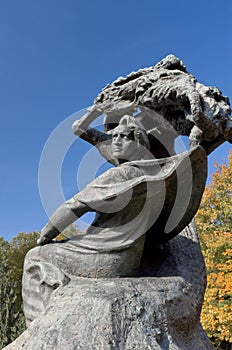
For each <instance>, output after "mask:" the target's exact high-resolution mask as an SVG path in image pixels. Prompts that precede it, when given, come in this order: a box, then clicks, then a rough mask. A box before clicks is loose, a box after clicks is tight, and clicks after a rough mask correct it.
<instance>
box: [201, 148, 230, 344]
mask: <svg viewBox="0 0 232 350" xmlns="http://www.w3.org/2000/svg"><path fill="white" fill-rule="evenodd" d="M196 219H197V226H198V230H199V233H200V239H201V245H202V251H203V254H204V257H205V262H206V266H207V280H208V284H207V289H206V294H205V302H204V304H203V309H202V315H201V319H202V325H203V327H204V329H205V330H206V331H207V333H208V335H209V336H210V338H211V339H212V340H213V341H214V343H215V345H220V344H222V345H223V344H224V348H225V349H230V348H231V343H232V249H231V243H232V151H231V152H230V154H229V157H228V165H226V163H224V164H222V165H221V166H220V165H219V164H217V169H216V172H215V174H213V175H212V182H211V184H210V185H209V186H208V187H207V188H206V189H205V193H204V196H203V200H202V203H201V206H200V209H199V211H198V213H197V216H196ZM226 344H227V347H226Z"/></svg>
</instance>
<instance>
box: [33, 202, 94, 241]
mask: <svg viewBox="0 0 232 350" xmlns="http://www.w3.org/2000/svg"><path fill="white" fill-rule="evenodd" d="M89 211H93V210H92V209H91V208H89V207H88V206H87V205H86V204H85V203H81V202H80V201H79V200H78V199H77V198H75V199H74V198H71V199H69V200H68V201H66V202H65V203H64V204H62V205H61V206H60V207H59V208H58V209H56V211H55V212H54V214H53V215H52V216H51V218H50V220H49V221H48V223H47V225H46V226H45V227H44V228H43V229H42V231H41V235H40V238H39V239H38V241H37V243H38V244H39V245H44V244H47V243H51V242H52V240H53V238H55V237H56V236H58V235H59V233H60V232H62V231H63V230H64V229H65V228H66V227H68V226H69V225H71V224H72V223H73V222H74V221H76V220H77V219H78V218H79V217H81V216H82V215H84V214H85V213H87V212H89Z"/></svg>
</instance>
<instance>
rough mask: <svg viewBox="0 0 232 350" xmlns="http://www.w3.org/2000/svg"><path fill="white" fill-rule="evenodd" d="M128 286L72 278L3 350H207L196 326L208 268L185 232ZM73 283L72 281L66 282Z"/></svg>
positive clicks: (188, 231) (119, 282)
mask: <svg viewBox="0 0 232 350" xmlns="http://www.w3.org/2000/svg"><path fill="white" fill-rule="evenodd" d="M153 262H154V265H153V268H152V269H151V270H150V271H149V270H148V269H147V268H146V266H145V265H144V266H142V267H141V276H140V277H135V278H134V277H132V278H100V279H94V278H81V277H78V278H77V277H71V278H70V282H69V283H68V284H66V285H63V286H60V287H59V288H57V289H56V290H54V292H53V293H52V294H51V296H50V300H49V301H47V302H46V303H47V305H46V303H45V304H44V310H43V311H42V312H41V313H40V314H39V315H38V316H37V317H36V318H35V320H34V321H33V322H32V323H31V324H30V326H29V327H28V329H27V330H26V331H25V332H24V333H23V334H22V335H21V336H20V337H19V338H18V339H16V340H15V341H14V342H13V343H12V344H10V345H8V346H7V347H6V348H5V350H16V349H17V350H45V349H46V350H55V349H57V350H58V349H59V350H63V349H65V350H74V349H75V350H76V349H83V350H93V349H104V350H107V349H122V350H124V349H125V350H129V349H130V350H132V349H137V350H146V349H157V350H158V349H162V350H166V349H170V350H208V349H211V345H210V342H209V340H208V338H207V336H206V334H205V333H204V331H203V330H202V328H201V325H200V321H199V318H200V311H201V306H202V301H203V295H204V289H205V284H206V283H205V266H204V261H203V258H202V255H201V251H200V247H199V243H198V241H197V236H196V231H195V229H194V226H193V225H190V226H188V227H187V228H186V229H185V230H184V231H182V233H181V234H180V235H178V236H177V237H175V238H174V239H173V240H171V241H170V242H169V243H167V244H166V245H165V246H164V247H163V248H162V249H160V250H157V251H155V250H154V260H153ZM69 277H70V276H69Z"/></svg>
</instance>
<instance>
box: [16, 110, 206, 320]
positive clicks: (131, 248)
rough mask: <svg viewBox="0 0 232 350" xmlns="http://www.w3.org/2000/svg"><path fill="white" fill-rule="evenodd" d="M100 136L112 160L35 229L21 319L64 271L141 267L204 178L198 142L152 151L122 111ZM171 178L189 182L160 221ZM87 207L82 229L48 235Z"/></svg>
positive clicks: (179, 225)
mask: <svg viewBox="0 0 232 350" xmlns="http://www.w3.org/2000/svg"><path fill="white" fill-rule="evenodd" d="M108 136H109V137H110V141H111V146H110V147H111V152H112V159H113V161H112V163H114V164H115V165H117V166H116V167H115V168H111V169H109V170H107V171H106V172H105V173H103V174H102V175H100V176H99V177H98V178H96V179H95V180H93V181H92V182H91V183H90V184H89V185H87V186H86V188H84V189H83V190H82V191H80V192H79V193H78V194H76V195H75V196H74V197H73V198H71V199H69V200H68V201H66V202H65V203H64V204H62V205H61V206H60V207H59V208H58V209H57V210H56V211H55V213H54V214H53V215H52V216H51V218H50V220H49V222H48V223H47V225H46V226H45V227H44V228H43V229H42V231H41V236H40V238H39V240H38V244H39V247H36V248H34V249H32V250H31V251H29V253H28V254H27V256H26V259H25V264H24V275H23V298H24V311H25V316H26V319H27V320H28V322H29V321H31V320H33V319H34V318H35V317H36V315H37V314H38V313H39V312H40V311H41V310H43V308H44V306H46V305H47V303H48V300H49V298H50V296H51V293H52V292H53V290H54V289H57V288H58V287H59V286H62V285H64V284H66V283H68V282H69V281H70V279H72V277H91V278H101V277H107V278H108V277H111V278H112V277H132V276H145V275H149V273H148V271H149V269H151V265H152V262H151V261H152V258H153V256H154V251H155V249H156V247H158V246H159V245H160V244H163V243H165V242H167V241H168V240H169V239H171V238H172V237H174V236H175V235H177V234H178V233H179V232H181V231H182V230H183V229H184V228H185V227H186V225H188V224H189V222H190V221H191V219H192V218H193V216H194V215H195V212H196V210H197V208H198V206H199V203H200V199H201V196H202V193H203V189H204V185H205V178H206V166H205V164H206V154H205V151H204V150H203V149H202V148H201V147H200V146H198V147H195V148H193V149H192V150H190V151H186V152H184V153H182V154H179V155H174V156H171V157H167V158H162V159H155V158H154V156H153V154H152V153H151V152H150V151H149V138H148V135H147V133H146V130H145V129H144V127H143V125H142V124H141V123H140V122H139V121H138V120H136V119H135V118H134V117H132V116H128V115H124V116H123V117H122V118H121V119H120V121H119V124H118V125H117V126H116V127H115V128H114V129H113V130H112V131H111V133H110V135H108ZM108 136H107V137H106V139H107V140H108V138H109V137H108ZM186 170H189V171H190V172H191V176H190V177H189V179H188V178H187V179H186V176H185V174H186ZM200 170H201V176H200V177H199V171H200ZM177 179H178V181H177ZM188 181H190V182H189V184H188ZM196 181H197V186H195V184H196ZM190 185H191V186H190ZM177 186H178V187H179V188H182V192H183V189H184V192H186V191H187V192H188V190H189V197H188V203H187V204H188V205H187V206H186V201H185V200H183V201H182V202H183V203H180V204H179V207H178V210H177V215H176V216H175V217H174V219H173V223H172V225H170V222H169V227H170V228H169V229H167V223H168V219H169V218H170V217H171V214H172V211H173V208H174V207H175V205H174V203H175V198H176V193H177ZM182 194H183V193H182ZM87 212H96V217H95V220H94V221H93V223H92V224H91V225H90V226H89V228H88V229H87V231H86V233H85V234H83V235H82V234H81V235H77V236H74V237H72V238H70V239H67V240H65V241H61V242H60V241H55V240H54V238H55V237H56V236H57V235H58V234H59V233H60V232H62V231H63V230H64V229H65V228H66V227H67V226H69V225H70V224H71V223H73V222H74V221H75V220H76V219H77V218H79V217H81V216H82V215H83V214H85V213H87ZM32 291H33V292H32ZM31 296H32V297H31ZM32 299H33V305H32V301H31V300H32Z"/></svg>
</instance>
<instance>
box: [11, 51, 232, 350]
mask: <svg viewBox="0 0 232 350" xmlns="http://www.w3.org/2000/svg"><path fill="white" fill-rule="evenodd" d="M102 113H104V114H105V119H104V129H103V131H99V130H98V129H94V128H91V127H90V124H91V122H93V121H94V120H95V119H96V118H97V117H98V116H100V115H101V114H102ZM230 114H231V109H230V104H229V100H228V98H227V97H225V96H223V95H222V93H221V92H220V91H219V90H218V89H217V88H213V87H206V86H204V85H202V84H200V83H198V82H197V80H196V79H195V78H194V77H193V76H192V75H191V74H189V73H188V72H187V70H186V67H185V66H184V64H183V62H181V61H180V60H179V59H177V58H176V57H174V56H173V55H170V56H167V57H166V58H165V59H164V60H162V61H161V62H159V63H158V64H157V65H155V66H153V67H150V68H145V69H141V70H139V71H138V72H133V73H131V74H129V75H128V76H127V77H125V78H119V79H117V80H116V81H115V82H113V83H112V84H109V85H107V86H106V87H105V88H104V89H103V90H102V92H101V93H100V94H99V96H98V97H97V98H96V100H95V101H94V104H93V106H92V107H90V108H89V109H88V112H87V113H86V114H85V115H84V116H83V117H82V118H81V119H80V120H77V121H76V122H74V124H73V131H74V133H75V134H76V135H77V136H80V137H81V138H82V139H84V140H85V141H87V142H89V143H91V144H92V145H93V146H94V147H97V149H98V150H99V152H100V153H101V155H102V156H103V157H104V158H105V159H106V160H107V161H109V162H110V163H112V164H113V165H115V167H114V168H111V169H109V170H107V171H106V172H105V173H103V174H102V175H100V176H99V177H97V178H96V179H94V180H93V181H92V182H90V183H89V184H88V185H87V186H86V187H85V188H84V189H83V190H81V191H80V192H79V193H77V194H76V195H74V196H73V197H72V198H70V199H69V200H67V201H66V202H65V203H63V204H62V205H61V206H60V207H59V208H57V210H56V211H55V212H54V214H53V215H52V216H51V217H50V218H49V221H48V223H47V224H46V225H45V227H44V228H43V229H42V231H41V235H40V238H39V239H38V247H36V248H34V249H32V250H31V251H29V253H28V254H27V256H26V259H25V263H24V274H23V299H24V312H25V316H26V319H27V324H28V330H27V331H26V332H25V333H24V334H23V335H22V336H21V337H20V338H19V339H17V340H16V341H15V342H14V343H13V344H12V345H9V347H8V349H16V348H17V350H19V349H24V350H25V349H27V350H29V349H33V350H41V349H44V348H49V349H64V348H67V349H77V348H78V349H85V350H86V349H89V350H92V349H128V350H129V349H137V350H141V349H157V350H160V349H163V350H165V349H170V350H208V349H210V348H211V346H210V342H209V340H208V338H207V336H206V334H205V333H204V331H203V329H202V327H201V325H200V319H199V318H200V311H201V306H202V302H203V296H204V290H205V284H206V278H205V277H206V276H205V265H204V261H203V257H202V255H201V250H200V247H199V243H198V238H197V233H196V228H195V224H194V221H193V218H194V216H195V214H196V212H197V210H198V207H199V205H200V201H201V197H202V194H203V191H204V187H205V181H206V177H207V155H208V154H210V153H211V152H212V151H213V150H214V149H215V148H216V147H217V146H218V145H220V144H221V143H223V142H225V141H226V140H228V141H231V140H232V119H231V115H230ZM179 135H185V136H189V145H190V149H189V150H187V151H185V152H182V153H180V154H175V149H174V142H175V138H176V137H178V136H179ZM87 212H95V219H94V221H93V222H92V223H91V225H89V227H88V229H87V230H86V232H85V234H83V235H77V236H75V237H70V238H68V239H67V240H63V241H58V240H56V239H55V238H56V237H57V236H59V235H60V233H62V232H63V230H65V228H66V227H67V226H68V225H70V224H72V223H73V222H74V221H75V220H76V219H77V218H79V217H81V216H82V215H83V214H85V213H87ZM122 277H123V278H122Z"/></svg>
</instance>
